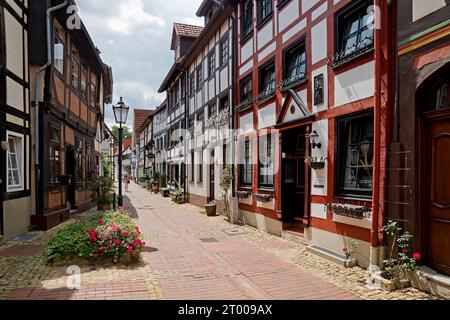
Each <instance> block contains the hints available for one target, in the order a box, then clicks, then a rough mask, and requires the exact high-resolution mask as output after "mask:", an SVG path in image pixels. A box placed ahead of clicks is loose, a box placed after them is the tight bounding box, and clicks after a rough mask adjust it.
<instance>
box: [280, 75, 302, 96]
mask: <svg viewBox="0 0 450 320" xmlns="http://www.w3.org/2000/svg"><path fill="white" fill-rule="evenodd" d="M306 82H308V78H307V77H306V75H304V74H303V75H301V76H299V77H296V78H292V79H285V80H283V82H282V83H281V85H280V86H281V91H282V92H285V91H288V90H289V89H292V88H294V87H297V86H299V85H301V84H304V83H306Z"/></svg>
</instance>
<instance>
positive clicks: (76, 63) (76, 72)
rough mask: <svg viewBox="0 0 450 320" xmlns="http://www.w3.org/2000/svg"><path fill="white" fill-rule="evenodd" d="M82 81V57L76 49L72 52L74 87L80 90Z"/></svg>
mask: <svg viewBox="0 0 450 320" xmlns="http://www.w3.org/2000/svg"><path fill="white" fill-rule="evenodd" d="M79 80H80V56H79V54H78V51H77V50H76V49H73V50H72V87H74V88H75V89H78V87H79V83H78V82H79Z"/></svg>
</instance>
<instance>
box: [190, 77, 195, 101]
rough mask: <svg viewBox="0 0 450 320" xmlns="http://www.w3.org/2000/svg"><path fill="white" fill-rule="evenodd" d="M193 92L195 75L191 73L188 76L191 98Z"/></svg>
mask: <svg viewBox="0 0 450 320" xmlns="http://www.w3.org/2000/svg"><path fill="white" fill-rule="evenodd" d="M194 92H195V73H194V72H192V73H191V74H190V75H189V95H190V96H192V95H194Z"/></svg>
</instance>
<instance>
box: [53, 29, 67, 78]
mask: <svg viewBox="0 0 450 320" xmlns="http://www.w3.org/2000/svg"><path fill="white" fill-rule="evenodd" d="M64 61H65V54H64V42H63V41H62V40H61V38H60V37H59V35H58V34H57V35H55V43H54V45H53V64H54V66H55V69H56V70H57V71H58V72H59V73H60V74H62V75H63V74H64Z"/></svg>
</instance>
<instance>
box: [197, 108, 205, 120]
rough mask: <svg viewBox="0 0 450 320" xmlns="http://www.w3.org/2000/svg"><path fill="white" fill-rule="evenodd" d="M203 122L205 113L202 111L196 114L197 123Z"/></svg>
mask: <svg viewBox="0 0 450 320" xmlns="http://www.w3.org/2000/svg"><path fill="white" fill-rule="evenodd" d="M204 121H205V112H204V111H203V110H202V111H201V112H199V113H197V123H200V122H201V123H204Z"/></svg>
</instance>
